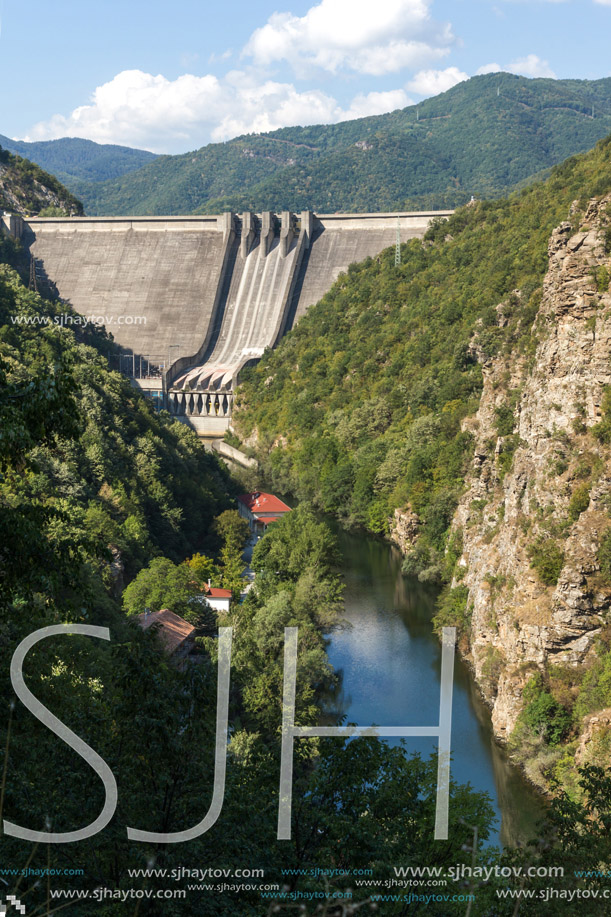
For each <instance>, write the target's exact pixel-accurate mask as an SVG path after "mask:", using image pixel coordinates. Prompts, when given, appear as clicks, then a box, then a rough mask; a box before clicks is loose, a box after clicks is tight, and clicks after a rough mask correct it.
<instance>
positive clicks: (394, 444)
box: [236, 140, 611, 551]
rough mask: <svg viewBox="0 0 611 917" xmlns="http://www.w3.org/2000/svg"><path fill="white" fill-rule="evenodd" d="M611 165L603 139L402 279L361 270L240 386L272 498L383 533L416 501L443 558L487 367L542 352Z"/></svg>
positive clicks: (456, 223)
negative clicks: (572, 246) (566, 261)
mask: <svg viewBox="0 0 611 917" xmlns="http://www.w3.org/2000/svg"><path fill="white" fill-rule="evenodd" d="M610 157H611V142H610V141H609V140H606V141H603V142H601V143H600V144H599V145H598V146H597V147H596V149H595V150H594V151H592V152H591V153H589V154H586V155H584V156H582V157H575V158H573V159H571V160H568V161H567V162H565V163H564V164H563V165H561V166H559V167H557V168H555V169H554V171H553V173H552V176H551V177H550V179H549V180H548V181H547V182H545V183H540V184H537V185H534V186H532V187H530V188H528V189H527V190H525V191H522V192H519V193H516V194H514V195H513V196H512V197H510V198H508V199H503V200H498V201H485V202H479V203H475V204H472V205H468V206H466V207H464V208H462V209H460V210H458V211H457V212H456V213H455V214H454V216H453V217H451V218H450V220H449V221H447V222H445V221H438V222H437V223H434V224H433V225H432V227H431V228H430V229H429V231H428V233H427V235H426V236H425V239H424V241H423V242H421V241H419V240H418V241H413V242H410V243H408V244H406V245H404V246H403V247H402V263H401V265H400V266H399V267H396V266H395V263H394V250H392V251H391V250H390V249H389V250H387V251H385V252H384V253H382V255H381V256H380V257H379V258H376V259H367V260H366V261H364V262H362V263H360V264H358V265H356V264H355V265H352V266H351V267H350V269H349V270H348V273H347V274H345V275H343V276H341V277H340V278H339V279H338V281H337V282H336V283H335V285H334V286H333V287H332V289H331V290H330V291H329V293H328V294H327V295H326V296H325V297H324V298H323V299H322V301H321V302H320V303H318V304H317V305H316V306H313V307H312V308H310V310H309V311H308V313H307V314H306V315H305V316H304V318H302V319H301V321H300V322H299V324H298V325H297V327H296V328H295V329H294V330H293V331H292V332H291V333H290V334H289V335H287V337H286V338H284V339H283V340H282V341H281V342H280V344H279V346H278V347H277V348H276V349H275V350H273V351H271V352H268V353H267V354H266V355H265V356H264V358H263V359H262V360H261V361H260V362H259V363H258V364H257V365H256V366H255V367H254V368H250V369H247V370H245V371H244V373H243V382H242V384H241V386H240V388H239V405H240V406H239V409H238V412H237V418H236V421H237V428H238V431H239V432H240V434H241V436H242V437H243V438H244V439H248V438H249V437H251V436H253V434H254V435H255V436H256V443H257V451H258V455H259V456H260V457H261V459H262V461H263V462H264V464H265V467H266V469H267V470H268V473H269V475H270V477H271V480H272V481H273V483H274V486H276V487H277V488H278V489H279V490H280V491H292V492H294V493H295V494H296V495H298V496H299V497H300V498H308V499H313V500H314V501H315V502H316V503H317V504H318V505H319V506H320V507H321V508H322V509H324V510H326V511H329V512H333V513H336V514H337V515H339V516H340V517H342V518H344V519H346V520H347V521H348V522H349V523H352V524H358V525H364V526H366V527H367V528H369V529H371V530H372V531H376V532H386V531H388V519H389V517H390V516H391V515H392V511H393V510H394V509H395V508H397V507H401V506H404V505H405V504H406V503H410V504H411V506H412V507H413V508H414V510H415V511H416V512H417V513H418V514H419V515H420V516H421V517H422V519H423V520H424V522H425V526H424V531H425V533H428V538H427V541H428V544H429V545H430V546H431V548H432V549H434V551H436V550H438V549H442V548H443V546H444V532H445V530H446V529H447V526H448V524H449V520H450V518H451V516H452V512H453V508H454V505H455V501H456V497H457V493H458V491H459V490H460V487H461V485H462V480H463V477H464V473H465V461H466V457H467V455H468V450H469V446H470V442H471V439H470V436H469V435H468V434H466V433H463V432H461V420H462V419H463V418H464V417H465V416H466V415H467V414H468V413H471V412H473V411H474V410H475V408H476V407H477V405H478V402H479V395H480V391H481V385H482V369H481V363H482V360H484V359H486V358H487V357H491V356H492V355H494V354H495V353H497V352H498V351H499V349H500V348H510V349H511V350H512V351H513V352H515V353H516V354H517V353H520V352H522V351H524V352H530V350H531V349H532V346H533V341H532V337H531V334H530V326H531V324H532V321H533V319H534V318H535V315H536V312H537V308H538V303H539V300H540V296H541V283H542V280H543V275H544V273H545V269H546V266H547V257H546V256H547V243H548V238H549V235H550V233H551V231H552V229H553V227H554V226H555V225H557V224H558V223H559V222H560V221H561V220H562V219H564V218H565V217H566V215H567V213H568V210H569V206H570V204H571V202H572V201H573V200H574V199H576V198H579V199H582V200H586V199H587V198H589V197H590V196H592V195H595V194H602V193H604V192H605V191H606V190H608V189H609V188H611V160H610ZM501 317H502V318H501ZM476 331H477V337H476V338H475V337H474V334H475V332H476Z"/></svg>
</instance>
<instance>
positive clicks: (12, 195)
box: [0, 147, 83, 216]
mask: <svg viewBox="0 0 611 917" xmlns="http://www.w3.org/2000/svg"><path fill="white" fill-rule="evenodd" d="M0 210H8V211H10V212H12V213H22V214H39V213H41V212H42V213H45V212H46V213H53V214H57V215H64V216H78V215H80V214H82V212H83V207H82V204H81V203H80V201H78V200H77V199H76V198H75V197H74V196H73V195H72V194H70V192H69V191H67V190H66V188H64V186H63V185H62V184H61V183H60V182H59V181H58V180H57V179H56V178H54V177H53V176H52V175H49V174H48V173H47V172H43V170H42V169H41V168H39V167H38V166H37V165H35V164H34V163H33V162H29V161H28V160H27V159H22V158H21V156H13V155H12V154H11V153H9V152H7V151H6V150H4V149H2V147H0Z"/></svg>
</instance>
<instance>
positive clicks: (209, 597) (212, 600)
mask: <svg viewBox="0 0 611 917" xmlns="http://www.w3.org/2000/svg"><path fill="white" fill-rule="evenodd" d="M204 598H205V599H206V601H207V603H208V605H210V607H211V608H214V610H215V611H220V612H222V613H223V614H228V613H229V608H230V606H231V589H221V588H220V587H219V586H205V587H204Z"/></svg>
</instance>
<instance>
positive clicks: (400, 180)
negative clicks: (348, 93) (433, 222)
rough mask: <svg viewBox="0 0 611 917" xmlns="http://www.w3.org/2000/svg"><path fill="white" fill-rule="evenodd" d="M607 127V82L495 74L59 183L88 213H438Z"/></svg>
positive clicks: (513, 183)
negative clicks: (126, 170) (99, 177)
mask: <svg viewBox="0 0 611 917" xmlns="http://www.w3.org/2000/svg"><path fill="white" fill-rule="evenodd" d="M610 130H611V80H609V79H605V80H597V81H592V82H589V81H587V80H549V79H534V80H531V79H526V78H525V77H519V76H514V75H512V74H509V73H495V74H488V75H485V76H478V77H473V78H472V79H470V80H467V81H465V82H463V83H460V84H459V85H457V86H455V87H454V88H453V89H450V90H449V91H447V92H444V93H442V94H441V95H438V96H435V97H434V98H430V99H427V100H425V101H423V102H420V103H419V104H418V105H412V106H410V107H408V108H405V109H402V110H398V111H395V112H391V113H389V114H385V115H377V116H374V117H368V118H360V119H357V120H355V121H345V122H342V123H339V124H331V125H313V126H309V127H292V128H283V129H281V130H277V131H273V132H271V133H267V134H252V135H248V136H243V137H237V138H235V139H233V140H230V141H228V142H226V143H215V144H209V145H208V146H205V147H203V148H202V149H200V150H197V151H195V152H189V153H185V154H182V155H180V156H160V157H158V158H157V159H156V160H155V161H154V162H151V163H149V164H148V165H146V166H144V167H143V168H141V169H139V170H138V171H136V172H131V173H130V174H129V175H124V176H120V177H118V178H115V179H111V180H109V181H106V182H102V183H100V182H96V183H94V184H90V185H89V186H88V187H87V186H85V185H84V184H83V183H82V181H80V182H79V183H78V184H74V183H69V187H70V188H72V189H73V190H75V191H76V192H77V193H78V194H79V195H81V196H82V199H83V201H84V203H85V207H86V209H87V212H88V213H91V214H112V215H120V214H127V213H134V214H177V213H192V212H198V213H220V212H223V211H225V210H233V211H243V210H254V211H260V210H276V211H281V210H287V209H290V210H295V211H299V210H304V209H309V210H316V211H318V212H319V213H326V212H336V211H339V212H342V211H351V212H358V211H361V212H362V211H380V210H398V209H403V208H410V209H428V208H437V209H445V208H449V207H453V206H456V205H458V204H462V203H465V202H466V201H468V200H469V199H470V198H471V195H476V196H479V195H482V196H487V197H494V196H498V195H500V194H502V193H504V192H506V191H507V190H509V189H513V188H515V187H517V186H519V185H520V183H522V182H524V181H526V180H528V179H530V178H531V177H532V176H533V175H535V174H537V173H540V172H541V171H542V170H546V169H549V168H550V167H551V166H553V165H555V164H557V163H559V162H561V161H562V160H563V159H565V158H566V157H567V156H570V155H571V154H573V153H578V152H581V151H584V150H587V149H590V147H592V146H593V144H594V143H595V142H596V141H597V140H599V139H601V138H602V137H604V136H605V135H606V134H608V133H609V131H610ZM56 168H59V163H58V164H57V165H56ZM61 171H62V173H66V172H68V171H70V170H69V169H68V168H64V167H62V168H61Z"/></svg>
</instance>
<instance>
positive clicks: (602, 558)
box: [596, 528, 611, 582]
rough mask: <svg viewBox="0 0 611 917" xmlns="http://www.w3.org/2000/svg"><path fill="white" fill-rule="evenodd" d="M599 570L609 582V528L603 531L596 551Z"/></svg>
mask: <svg viewBox="0 0 611 917" xmlns="http://www.w3.org/2000/svg"><path fill="white" fill-rule="evenodd" d="M596 556H597V558H598V563H599V564H600V572H601V573H602V575H603V576H604V578H605V579H606V580H609V582H611V528H608V529H605V531H604V532H603V534H602V536H601V539H600V544H599V546H598V552H597V555H596Z"/></svg>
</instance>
